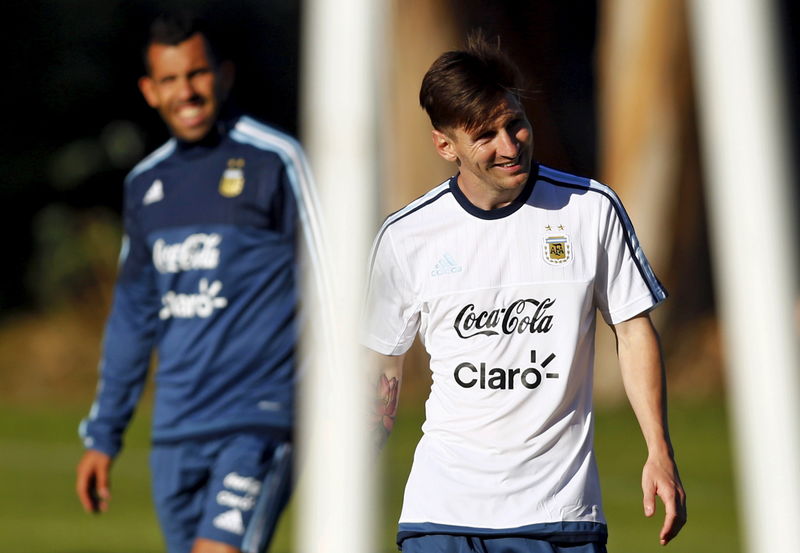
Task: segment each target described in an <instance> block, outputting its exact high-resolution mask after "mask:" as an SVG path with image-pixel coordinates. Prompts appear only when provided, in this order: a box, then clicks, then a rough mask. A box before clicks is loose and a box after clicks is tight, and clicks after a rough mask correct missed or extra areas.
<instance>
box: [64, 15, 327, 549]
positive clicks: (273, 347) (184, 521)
mask: <svg viewBox="0 0 800 553" xmlns="http://www.w3.org/2000/svg"><path fill="white" fill-rule="evenodd" d="M145 61H146V70H147V74H146V75H145V76H143V77H142V78H141V79H140V80H139V87H140V89H141V92H142V94H143V95H144V98H145V100H146V101H147V103H148V104H149V105H150V106H151V107H153V108H154V109H156V110H158V112H159V114H160V115H161V117H162V119H163V120H164V122H165V123H166V124H167V126H168V127H169V129H170V131H171V133H172V135H173V137H172V139H171V140H169V141H168V142H167V143H166V144H164V145H163V146H161V147H160V148H159V149H157V150H156V151H155V152H153V153H152V154H150V155H149V156H148V157H147V158H145V159H144V160H143V161H142V162H141V163H139V164H138V165H137V166H136V167H135V168H134V169H133V171H131V173H130V174H129V175H128V177H127V179H126V181H125V194H124V224H125V239H124V241H123V246H122V252H121V263H120V270H119V276H118V281H117V285H116V290H115V294H114V302H113V306H112V311H111V315H110V317H109V320H108V323H107V326H106V332H105V340H104V344H103V356H102V360H101V365H100V381H99V384H98V388H97V396H96V399H95V402H94V404H93V405H92V409H91V412H90V414H89V416H88V417H87V418H86V419H85V420H84V421H83V422H82V424H81V429H80V432H81V436H82V438H83V442H84V445H85V447H86V448H87V449H86V452H85V453H84V455H83V457H82V458H81V460H80V463H79V464H78V468H77V493H78V496H79V498H80V500H81V502H82V504H83V506H84V508H85V509H86V510H87V511H92V512H97V511H105V510H106V509H108V505H109V500H110V498H111V495H110V485H109V472H110V468H111V464H112V461H113V459H114V457H115V456H116V455H117V454H118V453H119V451H120V449H121V447H122V435H123V432H124V430H125V428H126V426H127V425H128V422H129V421H130V418H131V415H132V413H133V411H134V408H135V406H136V403H137V401H138V399H139V396H140V394H141V391H142V387H143V385H144V382H145V379H146V374H147V370H148V366H149V364H150V359H151V354H152V352H153V351H156V352H157V356H158V369H157V372H156V374H155V382H156V394H155V411H154V414H153V429H152V439H153V450H152V454H151V469H152V476H153V497H154V501H155V504H156V509H157V512H158V517H159V521H160V524H161V527H162V530H163V533H164V536H165V539H166V542H167V546H168V549H169V552H170V553H189V552H192V553H211V552H218V553H234V552H238V551H242V552H247V553H249V552H257V551H263V550H265V549H266V547H267V545H268V543H269V540H270V538H271V536H272V533H273V530H274V527H275V523H276V521H277V519H278V516H279V515H280V513H281V511H282V509H283V508H284V506H285V504H286V502H287V499H288V496H289V491H290V487H291V482H290V480H291V467H292V437H291V434H292V426H293V411H294V401H295V375H296V365H297V360H296V346H297V338H298V336H297V334H298V329H297V327H298V321H297V311H298V286H299V274H298V273H299V264H298V251H299V250H300V249H301V248H305V249H306V251H308V252H309V265H310V266H312V267H313V266H315V265H316V264H315V262H314V261H315V257H314V252H315V251H317V250H316V248H315V240H314V237H315V236H318V231H317V229H316V227H315V221H316V215H315V211H314V209H313V205H312V203H311V198H310V195H311V194H312V191H311V190H310V185H311V182H310V175H309V171H308V168H307V166H306V163H305V158H304V155H303V152H302V150H301V149H300V146H299V145H298V143H297V142H296V141H295V140H294V139H293V138H291V137H289V136H287V135H285V134H283V133H281V132H278V131H276V130H275V129H273V128H271V127H269V126H267V125H264V124H262V123H259V122H257V121H255V120H253V119H251V118H249V117H247V116H243V115H238V116H234V115H232V114H228V113H227V111H226V110H225V109H224V108H225V100H226V98H227V96H228V92H229V90H230V88H231V85H232V82H233V66H232V65H231V64H230V62H226V61H223V60H222V59H221V58H220V56H219V55H218V53H217V51H216V50H215V49H214V46H213V44H212V43H211V41H210V40H209V33H208V32H207V30H205V29H204V28H203V26H202V24H201V23H200V22H199V21H197V20H193V19H190V18H181V17H168V16H166V17H164V16H162V17H161V18H159V19H157V20H156V21H155V22H154V23H153V25H152V27H151V34H150V38H149V41H148V43H147V47H146V50H145Z"/></svg>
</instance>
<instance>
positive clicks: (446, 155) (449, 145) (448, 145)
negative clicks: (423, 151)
mask: <svg viewBox="0 0 800 553" xmlns="http://www.w3.org/2000/svg"><path fill="white" fill-rule="evenodd" d="M431 137H432V138H433V146H434V148H436V153H437V154H439V155H440V156H442V159H444V160H445V161H450V162H452V163H458V156H457V155H456V152H455V148H454V147H453V141H452V139H451V138H450V137H449V136H447V135H446V134H445V133H443V132H442V131H440V130H437V129H433V131H431Z"/></svg>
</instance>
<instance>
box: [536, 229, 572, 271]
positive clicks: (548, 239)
mask: <svg viewBox="0 0 800 553" xmlns="http://www.w3.org/2000/svg"><path fill="white" fill-rule="evenodd" d="M542 245H543V253H544V260H545V261H546V262H547V263H548V264H550V265H555V266H558V265H564V264H566V263H569V262H570V260H572V242H570V239H569V235H567V234H564V233H559V234H552V235H545V237H544V239H543V244H542Z"/></svg>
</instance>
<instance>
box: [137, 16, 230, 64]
mask: <svg viewBox="0 0 800 553" xmlns="http://www.w3.org/2000/svg"><path fill="white" fill-rule="evenodd" d="M197 33H200V34H201V35H203V38H204V39H205V43H206V49H207V52H208V55H209V57H210V58H211V62H212V63H215V64H216V63H218V62H219V61H222V59H223V58H222V57H221V52H220V50H219V47H218V44H217V41H216V40H215V38H214V33H213V32H212V31H211V29H210V28H209V25H208V23H207V21H206V20H205V19H203V18H202V17H200V16H199V15H197V14H195V13H194V12H191V11H188V10H178V11H174V12H164V13H162V14H160V15H159V16H158V17H156V18H155V19H154V20H153V22H152V23H151V24H150V30H149V34H148V35H147V40H146V41H145V43H144V46H143V48H142V60H143V61H144V68H145V71H146V72H147V73H149V72H150V60H149V59H148V57H147V52H148V50H149V49H150V46H152V45H153V44H164V45H167V46H177V45H178V44H180V43H181V42H183V41H185V40H188V39H189V38H191V37H192V36H194V35H195V34H197Z"/></svg>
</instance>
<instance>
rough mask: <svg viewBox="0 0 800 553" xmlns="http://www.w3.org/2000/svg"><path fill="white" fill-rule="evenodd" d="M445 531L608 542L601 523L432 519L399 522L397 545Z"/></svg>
mask: <svg viewBox="0 0 800 553" xmlns="http://www.w3.org/2000/svg"><path fill="white" fill-rule="evenodd" d="M429 534H447V535H453V536H476V537H492V538H508V537H531V538H537V539H543V540H549V541H558V542H562V543H579V542H587V541H588V542H600V543H603V544H605V543H606V542H607V541H608V528H607V526H606V525H605V524H604V523H602V522H586V521H561V522H542V523H537V524H527V525H525V526H517V527H515V528H475V527H471V526H455V525H451V524H437V523H433V522H412V523H408V522H401V523H400V525H399V527H398V532H397V545H398V546H399V545H402V543H403V541H404V540H406V539H408V538H412V537H415V536H423V535H429Z"/></svg>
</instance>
